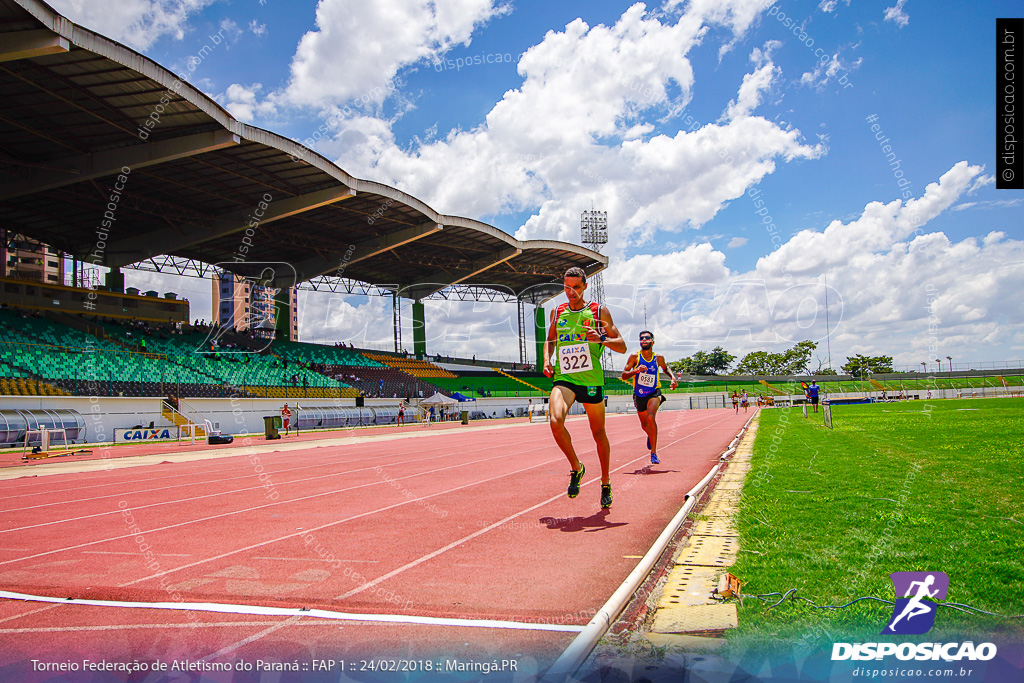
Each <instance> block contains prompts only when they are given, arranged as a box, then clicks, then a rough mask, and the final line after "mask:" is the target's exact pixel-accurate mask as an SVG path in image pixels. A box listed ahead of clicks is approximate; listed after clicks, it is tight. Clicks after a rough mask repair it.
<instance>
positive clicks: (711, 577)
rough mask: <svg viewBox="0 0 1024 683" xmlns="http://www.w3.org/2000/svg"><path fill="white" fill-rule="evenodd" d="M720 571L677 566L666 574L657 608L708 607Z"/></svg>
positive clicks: (712, 568) (710, 568)
mask: <svg viewBox="0 0 1024 683" xmlns="http://www.w3.org/2000/svg"><path fill="white" fill-rule="evenodd" d="M721 573H722V570H721V569H718V568H715V567H691V566H684V565H677V566H675V567H673V568H672V570H671V571H670V572H669V573H668V577H667V578H666V580H665V586H664V587H663V588H662V590H661V598H660V599H659V600H658V607H665V608H670V607H676V606H680V605H682V606H688V605H710V604H715V603H713V602H712V601H711V591H713V590H714V589H715V588H716V587H717V586H718V576H719V574H721Z"/></svg>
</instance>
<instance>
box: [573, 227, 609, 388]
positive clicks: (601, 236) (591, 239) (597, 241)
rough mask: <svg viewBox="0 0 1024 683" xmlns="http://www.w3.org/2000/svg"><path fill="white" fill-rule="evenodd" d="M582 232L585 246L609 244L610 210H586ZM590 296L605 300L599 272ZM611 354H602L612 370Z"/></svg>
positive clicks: (597, 247)
mask: <svg viewBox="0 0 1024 683" xmlns="http://www.w3.org/2000/svg"><path fill="white" fill-rule="evenodd" d="M580 233H581V238H582V242H583V246H585V247H588V248H590V249H593V250H594V251H596V252H600V251H601V248H602V247H604V245H606V244H608V212H607V211H594V210H593V209H591V210H590V211H584V212H583V214H582V215H581V216H580ZM588 289H589V290H590V296H591V297H592V298H593V300H594V301H596V302H598V303H599V304H603V303H605V301H604V277H603V273H598V274H597V275H595V276H594V277H592V278H590V286H589V287H588ZM610 365H611V355H610V354H607V353H602V354H601V367H602V368H604V369H605V370H610V369H611V368H610V367H609V366H610Z"/></svg>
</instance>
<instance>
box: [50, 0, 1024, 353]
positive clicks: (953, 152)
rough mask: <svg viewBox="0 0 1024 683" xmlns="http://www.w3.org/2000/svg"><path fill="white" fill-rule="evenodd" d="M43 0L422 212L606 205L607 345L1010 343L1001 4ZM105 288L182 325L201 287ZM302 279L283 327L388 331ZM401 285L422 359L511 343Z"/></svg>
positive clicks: (970, 348) (1016, 233) (383, 342)
mask: <svg viewBox="0 0 1024 683" xmlns="http://www.w3.org/2000/svg"><path fill="white" fill-rule="evenodd" d="M50 1H51V4H52V5H53V6H54V8H55V9H57V10H58V11H59V12H61V13H63V14H65V15H66V16H68V17H69V18H70V19H71V20H72V21H75V22H76V23H80V24H82V25H84V26H86V27H88V28H90V29H93V30H95V31H98V32H100V33H102V34H104V35H107V36H109V37H111V38H114V39H115V40H118V41H121V42H124V43H125V44H127V45H129V46H130V47H132V48H134V49H136V50H139V51H140V52H142V53H143V54H145V55H147V56H149V57H150V58H152V59H154V60H155V61H157V62H159V63H160V64H162V65H164V66H165V67H168V68H170V69H172V70H173V71H175V73H190V80H191V82H192V83H193V84H194V85H197V86H198V87H200V88H201V89H202V90H203V91H205V92H206V93H208V94H209V95H210V96H212V97H214V98H215V99H216V100H217V101H218V102H219V103H220V104H221V105H222V106H224V107H225V108H226V109H227V110H228V111H229V112H231V114H232V115H234V116H235V117H236V118H238V119H239V120H241V121H244V122H246V123H249V124H252V125H256V126H259V127H262V128H266V129H268V130H271V131H274V132H276V133H279V134H281V135H284V136H287V137H290V138H293V139H296V140H298V141H300V142H303V143H304V144H306V145H307V146H309V147H311V148H313V149H315V150H316V151H318V152H319V153H321V154H323V155H324V156H326V157H327V158H329V159H331V160H333V161H334V162H335V163H336V164H337V165H338V166H339V167H341V168H342V169H344V170H345V171H346V172H348V173H350V174H352V175H355V176H357V177H360V178H364V179H369V180H376V181H380V182H384V183H387V184H389V185H391V186H393V187H396V188H398V189H400V190H402V191H405V192H408V193H410V194H412V195H413V196H415V197H417V198H419V199H421V200H423V201H425V202H426V203H427V204H428V205H430V206H431V207H433V208H434V209H435V210H437V211H439V212H441V213H445V214H451V215H462V216H467V217H470V218H475V219H479V220H483V221H485V222H488V223H490V224H492V225H494V226H496V227H498V228H500V229H502V230H504V231H506V232H508V233H509V234H512V235H514V236H515V237H517V238H519V239H559V240H563V241H567V242H573V243H577V244H578V243H579V241H580V215H581V212H582V211H584V210H588V209H592V208H593V209H597V210H601V211H607V212H608V224H609V242H608V244H607V245H606V246H605V247H604V248H603V249H602V252H603V253H604V254H606V255H607V256H608V257H609V259H610V263H609V267H608V269H607V270H606V271H605V272H604V274H603V279H604V288H605V292H606V302H607V304H608V307H609V310H610V311H611V313H612V315H613V318H614V320H615V322H616V324H617V325H618V327H619V328H620V330H621V331H622V333H623V335H624V336H625V337H626V338H627V342H628V343H629V345H630V350H631V351H635V350H636V347H637V346H638V342H637V340H636V335H637V333H638V332H639V331H640V330H641V329H645V328H647V329H651V330H653V331H654V332H655V334H656V338H657V343H656V344H657V345H656V349H657V350H658V351H659V352H660V353H662V354H664V355H665V356H666V358H667V359H668V360H669V361H672V360H676V359H678V358H680V357H682V356H688V355H691V354H692V353H693V352H695V351H697V350H710V349H711V348H713V347H715V346H723V347H724V348H725V349H726V350H727V351H729V352H731V353H733V354H734V355H736V356H739V357H741V356H743V355H744V354H746V353H748V352H751V351H757V350H767V351H772V352H777V351H782V350H784V349H786V348H788V347H790V346H792V345H793V344H795V343H796V342H798V341H800V340H803V339H810V340H812V341H815V342H817V343H818V344H819V346H818V349H817V350H816V353H815V359H814V360H813V361H812V363H811V367H812V369H816V368H818V367H830V366H831V367H833V368H835V369H837V370H838V369H839V367H840V366H841V365H842V364H843V363H844V362H845V360H846V358H847V357H848V356H851V355H854V354H866V355H887V356H892V357H893V358H894V362H895V364H896V366H897V367H903V368H910V367H916V368H918V369H921V366H920V363H921V362H926V363H928V365H927V366H926V368H928V369H930V370H934V369H936V368H937V363H936V362H935V361H936V359H941V360H942V364H943V366H944V367H947V366H948V363H949V361H948V360H946V358H947V357H951V358H952V362H953V363H954V365H956V366H958V367H967V364H968V363H971V364H973V366H974V367H976V368H981V367H983V366H986V365H988V366H993V365H995V366H998V364H999V363H1002V362H1004V361H1010V360H1016V359H1022V358H1024V327H1022V322H1024V305H1022V303H1021V292H1022V290H1024V191H1019V190H997V189H996V186H995V179H994V177H993V173H994V167H995V158H996V151H995V134H996V118H995V109H996V103H995V73H996V70H995V54H996V44H995V19H996V18H997V17H1009V16H1015V15H1019V14H1020V5H1019V2H1018V1H1016V0H1015V1H1013V2H1002V1H998V2H984V3H976V2H967V1H963V2H953V1H949V2H944V1H939V2H928V3H925V2H922V1H921V0H883V1H881V2H870V1H861V0H820V1H818V2H812V1H806V2H771V1H770V0H769V1H766V0H689V1H682V0H665V1H664V2H661V3H659V2H651V3H648V4H643V3H636V4H627V3H624V2H606V1H602V0H592V1H590V2H586V3H579V2H573V3H569V2H541V1H537V0H505V1H503V0H373V1H372V2H367V1H366V0H320V1H319V2H312V1H309V2H306V1H302V0H290V1H288V2H285V1H284V0H109V1H108V2H104V3H92V2H87V0H50ZM215 35H216V36H218V37H220V38H221V40H219V41H215V40H214V39H213V36H215ZM204 45H212V46H213V49H212V50H210V51H209V52H208V53H206V56H205V57H204V58H203V59H202V60H201V62H200V63H196V62H195V58H194V57H193V55H196V54H198V53H199V51H200V50H201V49H202V48H203V47H204ZM190 60H192V61H191V63H192V65H193V67H194V68H193V69H192V70H191V71H189V70H188V69H187V66H188V65H189V64H190ZM127 281H128V284H134V286H138V287H140V288H144V289H162V290H167V289H173V291H177V292H180V293H183V294H185V295H186V296H188V298H189V299H190V301H191V302H192V309H193V310H192V317H193V318H207V319H208V318H209V317H210V314H209V301H210V284H209V283H208V282H203V281H200V280H188V279H187V278H174V277H164V276H155V275H151V274H145V273H137V272H131V271H129V272H128V274H127ZM301 296H302V298H301V299H300V310H301V314H300V339H301V340H304V341H322V342H328V343H333V342H334V341H338V340H343V341H353V342H354V343H355V344H356V345H357V346H363V347H371V348H390V347H391V344H392V341H391V339H392V333H391V313H390V306H391V302H390V299H382V298H376V297H374V298H371V297H338V296H336V295H329V294H326V293H303V294H302V295H301ZM560 300H564V297H559V298H558V299H556V300H553V302H552V304H549V308H550V306H551V305H553V304H554V303H557V302H558V301H560ZM426 303H427V316H426V326H427V351H428V353H431V354H434V353H442V354H445V355H460V356H472V355H477V356H479V357H480V358H488V359H496V360H518V359H519V347H518V341H517V336H516V329H517V325H516V311H515V306H514V305H511V304H488V303H482V302H481V303H472V302H470V303H448V302H426ZM528 314H529V311H528ZM403 315H404V316H405V324H406V327H405V330H404V332H403V339H404V340H406V343H405V346H406V347H407V348H410V349H411V346H412V345H411V338H412V333H411V328H410V327H409V325H410V324H411V315H410V313H409V307H408V303H406V305H405V308H404V312H403ZM530 334H531V336H530V340H531V342H532V331H531V333H530ZM530 348H531V349H532V345H531V347H530ZM531 360H532V358H531ZM624 360H625V356H619V355H616V356H615V357H614V358H613V365H614V367H621V366H622V365H623V362H624Z"/></svg>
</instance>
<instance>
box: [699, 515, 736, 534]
mask: <svg viewBox="0 0 1024 683" xmlns="http://www.w3.org/2000/svg"><path fill="white" fill-rule="evenodd" d="M692 535H694V536H738V535H739V532H738V531H737V530H736V524H735V523H734V522H733V520H732V519H729V518H722V517H718V518H715V519H702V520H700V521H699V522H697V523H696V524H694V525H693V532H692Z"/></svg>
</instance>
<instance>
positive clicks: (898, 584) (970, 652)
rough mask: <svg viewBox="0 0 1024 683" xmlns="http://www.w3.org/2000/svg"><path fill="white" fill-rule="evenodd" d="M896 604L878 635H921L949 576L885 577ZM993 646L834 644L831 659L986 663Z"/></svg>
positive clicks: (931, 623) (932, 621)
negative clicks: (893, 659) (891, 659)
mask: <svg viewBox="0 0 1024 683" xmlns="http://www.w3.org/2000/svg"><path fill="white" fill-rule="evenodd" d="M889 578H891V579H892V583H893V588H894V589H895V591H896V602H895V604H894V605H893V608H892V616H891V617H890V618H889V620H888V622H887V624H886V626H885V628H883V629H882V631H881V635H921V634H923V633H927V632H928V631H930V630H931V629H932V627H933V626H934V625H935V612H936V610H937V609H938V605H939V604H940V603H941V602H943V601H945V600H946V594H947V592H948V591H949V576H947V575H946V574H945V573H943V572H893V573H892V574H890V575H889ZM996 651H997V650H996V646H995V645H994V644H993V643H981V644H980V645H975V644H974V642H972V641H966V642H964V643H835V644H833V646H832V660H833V661H838V660H844V659H852V660H861V661H864V660H879V659H884V658H885V657H889V656H895V657H896V658H897V659H900V660H904V661H906V660H917V661H929V660H931V661H939V660H942V661H946V662H955V661H964V660H966V661H988V660H990V659H992V658H994V657H995V656H996Z"/></svg>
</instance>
